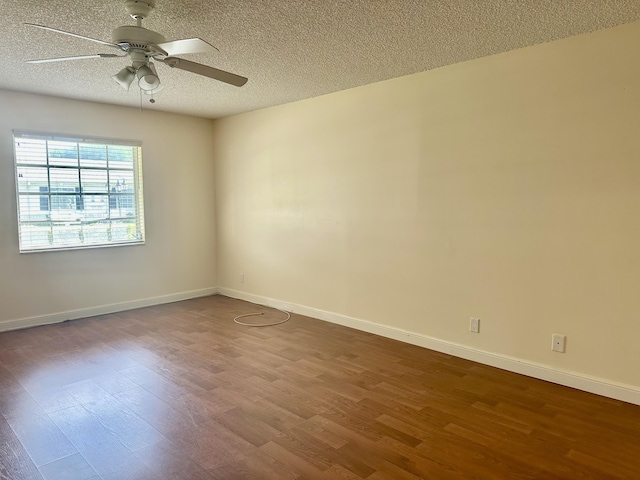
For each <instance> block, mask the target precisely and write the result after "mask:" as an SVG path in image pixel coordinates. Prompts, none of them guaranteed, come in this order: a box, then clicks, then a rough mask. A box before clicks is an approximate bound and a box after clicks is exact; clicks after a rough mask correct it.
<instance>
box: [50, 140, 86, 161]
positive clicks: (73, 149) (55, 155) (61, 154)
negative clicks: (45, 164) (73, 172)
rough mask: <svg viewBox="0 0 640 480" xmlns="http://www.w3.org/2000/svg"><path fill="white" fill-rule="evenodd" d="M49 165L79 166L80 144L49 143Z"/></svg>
mask: <svg viewBox="0 0 640 480" xmlns="http://www.w3.org/2000/svg"><path fill="white" fill-rule="evenodd" d="M47 143H48V146H49V149H48V155H49V165H68V166H72V167H77V166H78V144H77V143H74V142H54V141H49V142H47Z"/></svg>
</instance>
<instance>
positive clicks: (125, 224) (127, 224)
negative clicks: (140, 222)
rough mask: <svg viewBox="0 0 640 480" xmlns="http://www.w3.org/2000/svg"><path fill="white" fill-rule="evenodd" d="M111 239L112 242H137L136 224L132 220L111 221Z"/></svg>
mask: <svg viewBox="0 0 640 480" xmlns="http://www.w3.org/2000/svg"><path fill="white" fill-rule="evenodd" d="M111 238H112V241H114V242H126V241H131V240H138V239H137V238H136V222H135V221H134V220H113V221H112V222H111Z"/></svg>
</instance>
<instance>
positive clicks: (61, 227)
mask: <svg viewBox="0 0 640 480" xmlns="http://www.w3.org/2000/svg"><path fill="white" fill-rule="evenodd" d="M52 230H53V243H55V245H56V246H59V247H73V246H76V245H78V244H80V245H82V244H83V243H84V241H83V240H84V239H83V238H82V228H81V225H80V223H54V224H53V229H52Z"/></svg>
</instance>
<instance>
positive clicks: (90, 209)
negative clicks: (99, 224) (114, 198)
mask: <svg viewBox="0 0 640 480" xmlns="http://www.w3.org/2000/svg"><path fill="white" fill-rule="evenodd" d="M83 207H84V209H83V211H82V220H83V221H85V222H88V221H95V220H104V219H107V218H109V197H108V196H107V195H84V196H83Z"/></svg>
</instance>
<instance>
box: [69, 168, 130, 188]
mask: <svg viewBox="0 0 640 480" xmlns="http://www.w3.org/2000/svg"><path fill="white" fill-rule="evenodd" d="M80 179H81V183H82V193H107V191H108V190H107V186H108V183H109V178H108V175H107V171H106V170H80ZM132 187H133V185H132Z"/></svg>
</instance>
